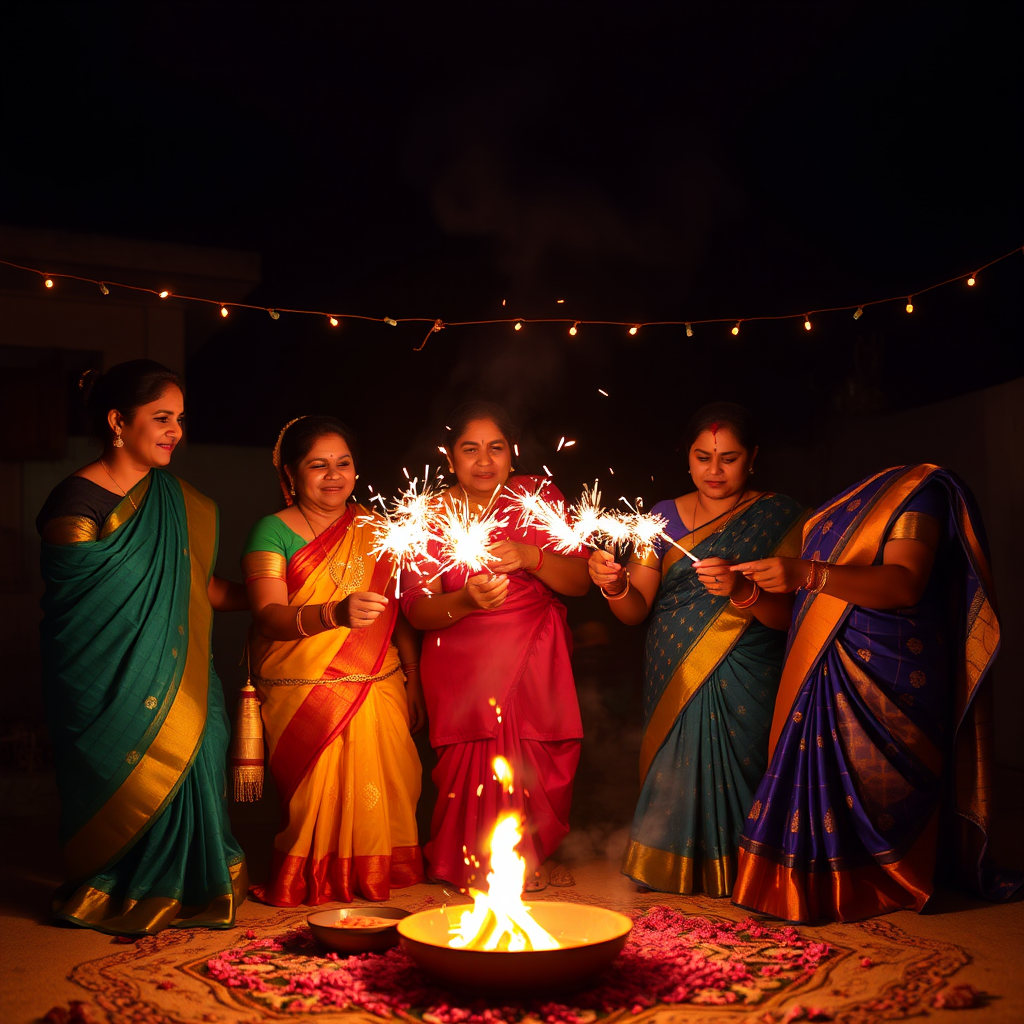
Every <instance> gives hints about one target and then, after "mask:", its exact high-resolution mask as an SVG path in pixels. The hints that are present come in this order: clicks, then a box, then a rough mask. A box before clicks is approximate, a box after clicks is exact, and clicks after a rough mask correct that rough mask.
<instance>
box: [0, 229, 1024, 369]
mask: <svg viewBox="0 0 1024 1024" xmlns="http://www.w3.org/2000/svg"><path fill="white" fill-rule="evenodd" d="M1018 253H1024V247H1022V246H1017V247H1015V248H1014V249H1012V250H1011V251H1010V252H1008V253H1004V254H1003V255H1002V256H997V257H996V258H995V259H993V260H989V261H988V262H987V263H984V264H982V265H981V266H979V267H977V268H976V269H975V270H974V271H973V272H971V273H970V274H967V275H965V274H964V273H963V272H961V273H960V274H957V275H956V276H954V277H951V278H949V279H947V280H945V281H939V282H937V283H935V284H932V285H929V286H928V287H926V288H921V289H919V290H918V291H917V292H916V293H913V294H910V295H906V296H905V298H906V304H905V308H906V311H907V312H908V313H911V312H913V309H914V295H915V294H916V295H921V294H924V293H925V292H930V291H933V290H934V289H936V288H942V287H944V286H946V285H949V284H953V283H954V282H960V281H966V282H967V285H968V287H973V286H974V285H975V284H976V283H977V279H978V275H979V274H981V273H982V272H983V271H985V270H987V269H988V268H989V267H991V266H994V265H995V264H997V263H1000V262H1002V261H1003V260H1005V259H1008V258H1009V257H1010V256H1014V255H1016V254H1018ZM0 266H7V267H12V268H14V269H15V270H22V271H26V272H28V273H31V274H37V275H38V276H39V277H40V278H42V279H43V285H44V287H45V288H46V289H47V290H49V289H52V288H54V287H55V286H56V279H57V278H64V279H66V280H72V281H82V282H86V283H89V284H92V285H94V286H95V287H97V288H99V289H100V291H101V293H102V294H104V295H108V294H110V289H112V288H121V289H124V290H125V291H133V292H144V293H146V294H148V295H152V296H154V297H159V298H161V299H166V298H169V297H170V295H171V292H170V291H169V290H167V289H160V290H158V289H156V288H147V287H145V286H141V285H133V284H124V283H123V282H120V281H100V280H98V279H95V278H89V277H82V276H80V275H77V274H64V273H57V274H51V273H47V272H46V271H44V270H41V269H40V268H38V267H28V266H23V265H21V264H18V263H13V262H11V261H10V260H4V259H0ZM176 298H177V299H179V300H181V301H186V302H199V303H204V304H206V305H210V306H214V307H216V308H218V309H219V311H220V315H221V317H222V318H226V317H227V316H228V312H229V309H228V305H230V306H231V307H233V308H235V309H262V310H263V311H264V312H268V313H269V312H270V311H269V310H268V309H267V308H266V307H263V306H256V305H253V304H251V303H246V302H232V303H230V304H226V303H222V302H219V301H216V300H214V299H211V298H207V297H204V296H198V295H177V296H176ZM903 298H904V297H903V296H900V295H898V294H897V295H894V296H891V297H889V298H882V299H874V300H872V301H871V302H864V303H859V304H857V305H848V306H831V307H827V308H823V309H812V310H810V311H808V312H807V313H805V314H804V328H805V329H806V330H809V329H810V328H809V327H808V326H807V325H808V323H809V322H810V318H811V315H812V314H813V315H820V314H822V313H836V312H846V311H852V312H853V318H854V320H859V319H860V318H861V317H862V316H863V315H864V310H865V308H866V307H867V306H869V305H870V306H878V305H882V304H888V303H893V302H898V301H902V300H903ZM501 301H502V306H505V305H507V300H506V299H502V300H501ZM555 301H556V302H557V303H559V304H562V303H564V301H565V300H561V299H556V300H555ZM274 312H278V311H277V310H275V311H274ZM286 312H289V313H293V314H304V315H312V316H323V317H326V318H327V320H328V322H329V323H330V325H331V326H332V327H338V326H339V325H340V321H341V320H342V319H346V320H370V321H374V322H376V323H386V324H388V325H389V326H392V327H397V326H398V324H399V323H426V324H431V326H430V327H429V329H428V331H427V335H426V337H425V338H424V339H423V341H422V342H421V343H420V344H419V345H417V346H414V348H413V351H414V352H419V351H422V350H423V348H424V347H425V346H426V343H427V341H429V339H430V335H431V334H434V333H436V332H438V331H440V330H442V329H443V328H444V327H447V326H453V327H471V326H482V325H489V324H508V323H511V324H512V325H513V327H514V329H515V330H517V331H520V330H522V329H523V326H524V324H525V323H526V321H524V320H523V319H522V318H520V319H517V320H514V321H513V320H511V319H494V320H460V321H454V322H453V323H452V324H450V325H449V324H446V323H445V322H444V321H443V320H441V319H440V318H436V319H430V318H427V317H403V318H395V317H387V316H385V317H381V316H365V315H361V314H356V313H345V314H340V315H337V316H335V315H332V314H330V313H325V312H323V311H320V310H313V309H288V310H286ZM798 315H799V314H797V313H783V314H778V315H773V316H747V317H741V318H740V319H739V320H736V321H731V320H729V319H727V318H725V317H715V318H708V319H706V320H696V321H690V320H687V321H681V320H660V321H657V322H656V323H653V325H654V326H658V327H667V326H684V327H685V328H686V337H687V338H692V337H693V325H694V324H695V323H697V324H713V323H726V324H727V323H730V322H732V323H733V327H732V328H730V330H731V333H732V334H733V335H734V336H736V335H738V334H739V328H740V324H741V323H742V322H743V321H745V320H754V321H758V320H760V321H768V320H786V319H792V318H795V317H796V316H798ZM530 322H531V323H560V324H568V325H570V326H569V328H568V329H569V333H570V336H573V337H575V335H576V333H577V332H578V330H579V325H580V324H581V323H582V322H583V321H580V320H569V319H567V318H551V319H546V318H545V319H541V320H531V321H530ZM587 323H599V324H602V325H607V326H620V327H624V328H626V329H627V331H629V333H630V335H631V336H635V335H636V333H637V331H638V330H639V329H640V326H641V324H637V323H632V324H631V323H630V322H629V321H616V320H600V321H594V320H588V321H587Z"/></svg>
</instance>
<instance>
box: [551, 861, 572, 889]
mask: <svg viewBox="0 0 1024 1024" xmlns="http://www.w3.org/2000/svg"><path fill="white" fill-rule="evenodd" d="M549 881H550V882H551V884H552V885H555V886H558V888H560V889H563V888H565V887H566V886H569V885H575V884H576V879H575V878H573V877H572V872H571V871H570V870H569V869H568V868H567V867H566V866H565V865H564V864H556V865H555V866H554V867H553V868H552V869H551V874H550V876H549Z"/></svg>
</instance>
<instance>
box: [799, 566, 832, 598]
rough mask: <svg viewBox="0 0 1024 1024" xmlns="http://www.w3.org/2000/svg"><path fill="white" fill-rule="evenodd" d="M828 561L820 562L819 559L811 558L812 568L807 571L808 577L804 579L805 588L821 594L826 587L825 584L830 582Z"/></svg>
mask: <svg viewBox="0 0 1024 1024" xmlns="http://www.w3.org/2000/svg"><path fill="white" fill-rule="evenodd" d="M828 569H829V566H828V562H819V561H818V559H816V558H812V559H811V568H810V571H809V572H808V573H807V579H806V580H804V586H803V589H804V590H809V591H810V592H811V593H812V594H820V593H821V592H822V591H823V590H824V589H825V584H826V583H827V582H828Z"/></svg>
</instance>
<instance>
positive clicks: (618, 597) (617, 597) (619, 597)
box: [600, 576, 629, 601]
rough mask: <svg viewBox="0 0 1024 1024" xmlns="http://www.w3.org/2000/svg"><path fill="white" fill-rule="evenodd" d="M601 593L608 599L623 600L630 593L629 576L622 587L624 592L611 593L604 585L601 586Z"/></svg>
mask: <svg viewBox="0 0 1024 1024" xmlns="http://www.w3.org/2000/svg"><path fill="white" fill-rule="evenodd" d="M600 590H601V593H602V594H604V597H605V600H606V601H621V600H622V599H623V598H624V597H625V596H626V595H627V594H628V593H629V576H627V577H626V585H625V586H624V587H623V588H622V592H621V593H619V594H609V593H608V591H607V590H605V589H604V587H601V588H600Z"/></svg>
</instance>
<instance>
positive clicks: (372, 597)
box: [334, 590, 388, 629]
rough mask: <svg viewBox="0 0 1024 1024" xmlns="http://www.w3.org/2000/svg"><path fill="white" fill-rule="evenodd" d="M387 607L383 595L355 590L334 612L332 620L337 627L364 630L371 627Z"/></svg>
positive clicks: (386, 601)
mask: <svg viewBox="0 0 1024 1024" xmlns="http://www.w3.org/2000/svg"><path fill="white" fill-rule="evenodd" d="M387 606H388V599H387V598H386V597H385V596H384V595H383V594H374V593H373V592H372V591H369V590H357V591H355V593H352V594H349V595H348V597H346V598H345V600H344V601H341V602H340V603H339V604H338V607H337V608H336V609H335V610H334V618H335V621H336V622H337V623H338V625H339V626H348V628H349V629H366V628H367V627H368V626H372V625H373V624H374V623H375V622H376V621H377V619H378V618H380V614H381V612H383V611H384V609H385V608H387Z"/></svg>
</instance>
